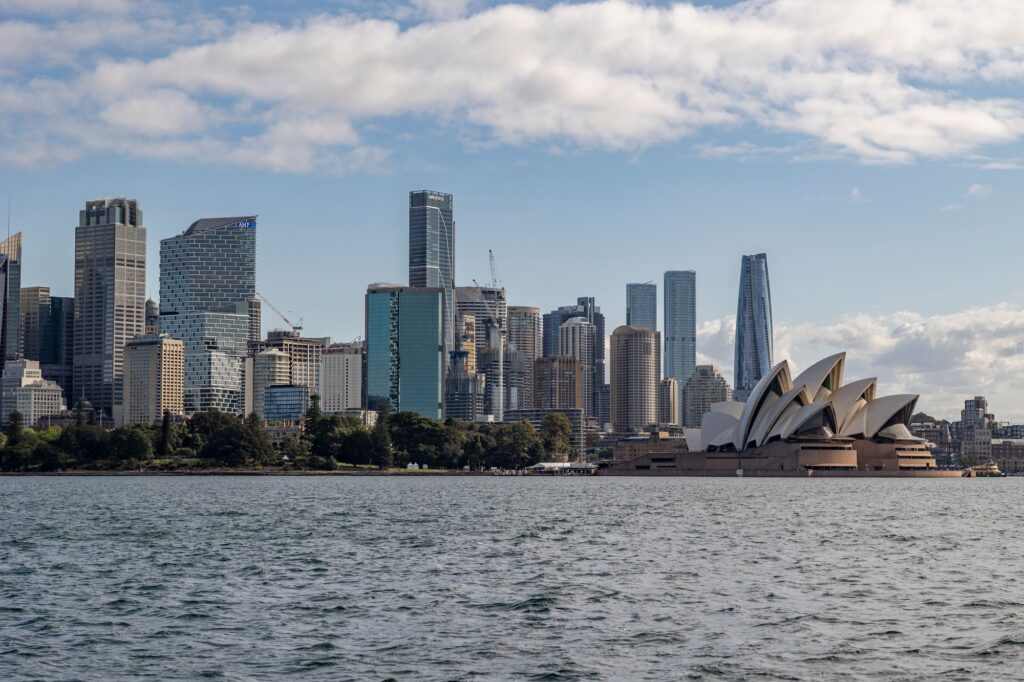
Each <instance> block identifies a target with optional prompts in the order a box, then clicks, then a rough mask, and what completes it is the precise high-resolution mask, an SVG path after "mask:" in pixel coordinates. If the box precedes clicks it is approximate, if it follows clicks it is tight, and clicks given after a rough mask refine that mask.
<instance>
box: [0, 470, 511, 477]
mask: <svg viewBox="0 0 1024 682" xmlns="http://www.w3.org/2000/svg"><path fill="white" fill-rule="evenodd" d="M494 475H495V474H493V473H491V472H488V471H445V470H426V471H424V470H423V469H420V470H415V469H413V470H408V471H407V470H392V471H388V470H372V469H371V470H368V471H280V470H270V471H266V470H256V469H247V470H238V469H201V470H197V471H91V470H85V469H76V470H73V471H3V472H0V477H12V478H13V477H32V476H494Z"/></svg>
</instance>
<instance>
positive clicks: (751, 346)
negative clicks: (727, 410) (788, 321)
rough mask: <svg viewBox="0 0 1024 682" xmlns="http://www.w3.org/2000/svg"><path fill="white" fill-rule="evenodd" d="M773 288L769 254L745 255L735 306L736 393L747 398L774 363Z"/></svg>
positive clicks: (740, 397) (738, 397)
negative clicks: (770, 276)
mask: <svg viewBox="0 0 1024 682" xmlns="http://www.w3.org/2000/svg"><path fill="white" fill-rule="evenodd" d="M772 334H773V331H772V289H771V285H770V284H769V281H768V257H767V256H766V255H765V254H763V253H758V254H756V255H753V256H743V260H742V262H741V265H740V293H739V302H738V304H737V306H736V358H735V381H734V382H733V386H734V395H735V396H736V398H737V399H745V398H746V395H747V393H748V392H749V391H750V390H751V389H752V388H754V386H755V385H756V384H757V382H758V380H759V379H760V378H761V377H762V376H764V375H765V374H767V373H768V370H769V369H771V367H772V346H773V339H772Z"/></svg>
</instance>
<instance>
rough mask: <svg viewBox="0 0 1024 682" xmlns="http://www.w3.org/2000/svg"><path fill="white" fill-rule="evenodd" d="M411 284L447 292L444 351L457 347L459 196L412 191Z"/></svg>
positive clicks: (410, 220)
mask: <svg viewBox="0 0 1024 682" xmlns="http://www.w3.org/2000/svg"><path fill="white" fill-rule="evenodd" d="M409 286H410V287H411V288H414V289H415V288H437V289H441V290H442V291H443V292H444V315H443V323H444V331H443V334H442V338H443V341H444V352H445V353H447V352H448V351H450V350H452V349H454V347H455V301H456V293H455V198H454V197H453V196H452V195H451V194H446V193H444V192H435V191H432V190H419V191H415V192H409Z"/></svg>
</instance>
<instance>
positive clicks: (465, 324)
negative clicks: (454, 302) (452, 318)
mask: <svg viewBox="0 0 1024 682" xmlns="http://www.w3.org/2000/svg"><path fill="white" fill-rule="evenodd" d="M455 350H461V351H463V352H464V353H465V354H466V372H467V373H468V374H475V373H476V315H474V314H473V313H467V312H462V311H460V312H459V314H458V321H457V322H456V324H455Z"/></svg>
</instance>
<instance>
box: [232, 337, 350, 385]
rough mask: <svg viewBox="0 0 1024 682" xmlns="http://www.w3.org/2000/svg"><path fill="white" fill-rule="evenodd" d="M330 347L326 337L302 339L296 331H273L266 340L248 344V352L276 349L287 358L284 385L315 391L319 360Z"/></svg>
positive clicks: (317, 381)
mask: <svg viewBox="0 0 1024 682" xmlns="http://www.w3.org/2000/svg"><path fill="white" fill-rule="evenodd" d="M330 345H331V340H330V339H329V338H327V337H304V336H302V335H301V334H300V333H299V332H298V330H294V329H293V330H287V331H286V330H281V329H274V330H271V331H269V332H267V338H266V339H265V340H264V341H261V342H259V343H258V344H250V351H253V352H260V351H263V350H266V349H268V348H276V349H278V350H280V351H282V352H284V353H285V354H287V356H288V371H289V374H290V379H289V381H287V382H286V383H290V384H292V385H294V386H306V387H307V388H309V389H310V390H311V391H316V390H317V386H319V385H320V358H321V357H322V355H323V352H324V350H325V349H326V348H327V347H328V346H330Z"/></svg>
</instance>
